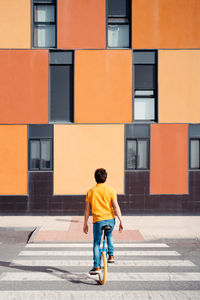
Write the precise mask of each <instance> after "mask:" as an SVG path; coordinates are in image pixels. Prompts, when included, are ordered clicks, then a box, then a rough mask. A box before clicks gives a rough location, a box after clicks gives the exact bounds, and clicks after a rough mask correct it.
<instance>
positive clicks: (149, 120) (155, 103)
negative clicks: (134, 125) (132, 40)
mask: <svg viewBox="0 0 200 300" xmlns="http://www.w3.org/2000/svg"><path fill="white" fill-rule="evenodd" d="M136 52H141V53H147V52H154V63H153V62H144V63H141V62H139V63H138V62H137V63H135V62H134V53H136ZM149 65H150V66H153V70H154V72H153V74H154V77H155V78H153V85H154V88H152V89H150V88H144V89H141V88H139V89H137V88H135V73H136V72H135V66H149ZM132 72H133V121H134V122H150V123H152V122H158V53H157V50H143V49H141V50H138V49H137V50H133V66H132ZM137 91H149V92H151V91H152V92H153V94H152V95H135V93H136V92H137ZM143 98H148V99H154V119H136V118H135V99H143Z"/></svg>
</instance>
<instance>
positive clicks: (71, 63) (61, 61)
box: [48, 49, 75, 124]
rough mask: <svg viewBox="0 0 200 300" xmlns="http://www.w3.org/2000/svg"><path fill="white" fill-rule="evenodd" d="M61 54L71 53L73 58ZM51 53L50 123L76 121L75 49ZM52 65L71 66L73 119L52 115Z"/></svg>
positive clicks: (71, 122) (71, 114)
mask: <svg viewBox="0 0 200 300" xmlns="http://www.w3.org/2000/svg"><path fill="white" fill-rule="evenodd" d="M56 54H58V56H57V57H56V56H55V57H54V58H53V59H52V57H53V56H52V55H56ZM59 54H61V55H62V54H68V55H71V58H69V57H70V56H67V58H62V57H61V59H60V58H59ZM49 55H50V60H49V109H48V115H49V124H73V123H74V105H75V103H74V101H75V98H74V93H75V87H74V84H75V78H74V74H75V64H74V55H75V54H74V51H73V50H72V51H71V50H55V49H54V50H52V51H50V52H49ZM52 66H70V67H71V72H72V74H71V76H72V82H71V88H72V91H71V94H72V96H71V97H72V99H70V100H71V102H70V106H71V108H70V109H71V112H70V116H71V120H70V121H69V120H62V121H61V120H53V118H52V115H51V103H52V95H51V91H52V84H51V79H52V72H51V70H52Z"/></svg>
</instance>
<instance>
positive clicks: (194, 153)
mask: <svg viewBox="0 0 200 300" xmlns="http://www.w3.org/2000/svg"><path fill="white" fill-rule="evenodd" d="M188 133H189V168H190V169H200V124H189V131H188Z"/></svg>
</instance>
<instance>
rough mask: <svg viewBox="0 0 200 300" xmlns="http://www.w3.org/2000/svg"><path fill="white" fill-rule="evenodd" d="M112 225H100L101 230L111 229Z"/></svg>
mask: <svg viewBox="0 0 200 300" xmlns="http://www.w3.org/2000/svg"><path fill="white" fill-rule="evenodd" d="M111 229H112V227H111V226H110V225H105V226H103V227H102V230H111Z"/></svg>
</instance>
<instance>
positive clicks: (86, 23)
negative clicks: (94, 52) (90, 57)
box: [57, 0, 106, 49]
mask: <svg viewBox="0 0 200 300" xmlns="http://www.w3.org/2000/svg"><path fill="white" fill-rule="evenodd" d="M57 3H58V25H57V26H58V48H60V49H77V48H79V49H80V48H92V49H94V48H96V49H102V48H106V0H101V1H99V0H84V1H83V0H76V1H74V0H58V1H57Z"/></svg>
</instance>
